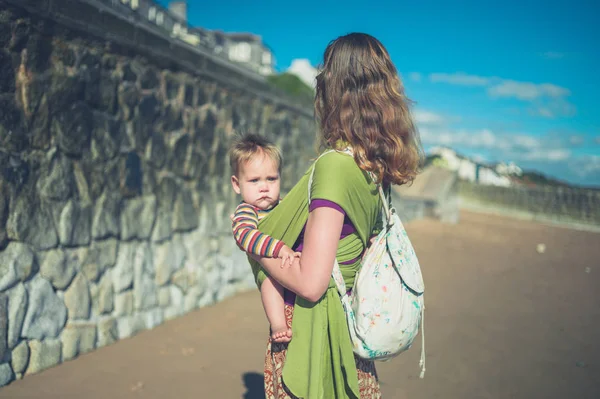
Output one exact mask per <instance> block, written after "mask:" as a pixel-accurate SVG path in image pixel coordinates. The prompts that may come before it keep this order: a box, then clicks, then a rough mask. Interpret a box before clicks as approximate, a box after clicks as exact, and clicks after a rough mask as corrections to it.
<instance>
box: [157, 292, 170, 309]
mask: <svg viewBox="0 0 600 399" xmlns="http://www.w3.org/2000/svg"><path fill="white" fill-rule="evenodd" d="M169 305H171V291H170V289H169V287H160V288H159V289H158V306H160V307H161V308H163V309H165V308H168V307H169Z"/></svg>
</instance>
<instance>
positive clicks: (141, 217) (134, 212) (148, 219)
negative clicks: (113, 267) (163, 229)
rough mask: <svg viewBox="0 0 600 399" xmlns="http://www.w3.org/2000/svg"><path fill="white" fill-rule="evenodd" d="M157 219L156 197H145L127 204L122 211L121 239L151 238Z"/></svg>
mask: <svg viewBox="0 0 600 399" xmlns="http://www.w3.org/2000/svg"><path fill="white" fill-rule="evenodd" d="M155 219H156V197H155V196H153V195H152V196H144V197H139V198H132V199H129V200H127V201H126V202H125V204H124V205H123V209H122V211H121V239H123V240H131V239H134V238H137V239H141V240H145V239H148V238H150V234H151V233H152V227H153V226H154V220H155Z"/></svg>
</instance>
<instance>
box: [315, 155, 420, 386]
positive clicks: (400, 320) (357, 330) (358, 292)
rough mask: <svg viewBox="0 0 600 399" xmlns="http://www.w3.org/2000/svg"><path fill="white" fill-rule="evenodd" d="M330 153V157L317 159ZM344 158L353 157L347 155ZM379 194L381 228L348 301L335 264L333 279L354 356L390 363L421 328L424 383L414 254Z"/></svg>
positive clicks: (365, 258)
mask: <svg viewBox="0 0 600 399" xmlns="http://www.w3.org/2000/svg"><path fill="white" fill-rule="evenodd" d="M329 152H332V151H327V152H325V153H323V154H322V155H321V156H323V155H325V154H327V153H329ZM343 152H344V153H346V154H348V155H352V153H351V151H350V150H349V149H346V150H345V151H343ZM319 158H320V157H319ZM317 160H318V159H317ZM315 163H316V162H315ZM313 175H314V168H313V170H312V174H311V177H310V179H309V186H308V187H309V199H308V201H309V204H310V187H311V186H312V180H313ZM371 177H372V178H373V176H372V175H371ZM378 189H379V194H380V196H381V200H382V202H383V215H384V216H385V220H384V222H385V223H384V227H383V229H382V231H381V232H380V233H379V234H378V235H377V237H376V238H375V240H374V242H373V243H372V244H371V246H370V247H369V248H368V249H367V250H366V251H365V253H364V255H363V258H362V261H361V263H362V265H361V268H360V270H359V271H358V273H357V275H356V279H355V281H354V287H353V288H352V291H351V293H350V294H349V295H348V294H347V288H346V284H345V283H344V279H343V277H342V273H341V271H340V267H339V265H338V262H337V260H336V261H335V265H334V268H333V273H332V275H333V278H334V280H335V283H336V286H337V289H338V292H339V294H340V297H341V300H342V305H343V307H344V311H345V313H346V319H347V321H348V327H349V331H350V337H351V339H352V344H353V346H354V353H355V354H356V355H358V356H359V357H361V358H363V359H368V360H382V361H384V360H389V359H391V358H393V357H395V356H397V355H399V354H400V353H402V352H404V351H405V350H407V349H409V348H410V347H411V346H412V343H413V341H414V339H415V337H416V336H417V333H418V332H419V326H420V325H421V326H422V327H421V338H422V344H421V361H420V366H421V375H420V378H423V377H424V376H425V331H424V328H425V325H424V312H425V304H424V301H423V292H424V283H423V276H422V274H421V268H420V266H419V261H418V259H417V256H416V254H415V250H414V248H413V246H412V244H411V242H410V240H409V238H408V235H407V234H406V230H405V229H404V226H403V225H402V222H401V221H400V218H399V217H398V215H397V213H396V210H395V209H394V208H393V207H391V208H390V207H389V206H388V201H387V200H386V198H385V195H384V193H383V189H382V188H381V185H378ZM422 323H423V324H422Z"/></svg>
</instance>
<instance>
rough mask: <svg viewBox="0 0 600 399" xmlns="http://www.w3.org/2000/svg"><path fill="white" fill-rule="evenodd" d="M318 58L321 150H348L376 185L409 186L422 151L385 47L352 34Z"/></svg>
mask: <svg viewBox="0 0 600 399" xmlns="http://www.w3.org/2000/svg"><path fill="white" fill-rule="evenodd" d="M323 58H324V59H323V65H322V69H321V71H320V73H319V74H318V75H317V86H316V95H315V114H316V117H317V120H318V122H319V124H320V128H321V129H320V140H319V144H320V146H321V147H328V148H335V149H341V148H338V147H340V146H344V145H348V144H350V146H352V148H353V151H354V158H355V160H356V162H357V164H358V165H359V167H360V168H361V169H363V170H365V171H368V172H373V173H374V174H375V175H376V176H377V179H378V182H383V183H384V184H405V183H410V182H412V181H413V180H414V179H415V177H416V176H417V174H418V173H419V169H420V167H421V164H422V160H423V151H422V148H421V143H420V140H419V136H418V132H417V129H416V127H415V125H414V123H413V120H412V116H411V113H410V110H409V103H410V100H409V99H408V98H407V97H406V96H405V94H404V88H403V87H402V83H401V82H400V78H399V76H398V72H397V71H396V67H395V66H394V64H393V63H392V61H391V59H390V56H389V54H388V52H387V50H386V49H385V47H383V45H382V44H381V43H380V42H379V40H377V39H375V38H374V37H372V36H370V35H367V34H364V33H351V34H348V35H346V36H341V37H339V38H337V39H335V40H334V41H332V42H331V43H329V45H328V46H327V49H326V50H325V55H324V57H323ZM344 143H345V144H344Z"/></svg>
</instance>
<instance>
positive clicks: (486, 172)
mask: <svg viewBox="0 0 600 399" xmlns="http://www.w3.org/2000/svg"><path fill="white" fill-rule="evenodd" d="M430 152H431V154H432V155H437V156H439V157H440V160H441V161H437V162H435V163H434V164H435V165H437V166H441V167H445V168H447V169H450V170H453V171H456V172H457V174H458V177H459V179H462V180H467V181H470V182H473V183H477V184H484V185H490V186H502V187H509V186H511V185H512V181H511V179H510V178H509V177H508V176H506V175H501V174H500V173H498V172H497V171H496V170H494V169H493V168H491V167H489V166H486V165H484V164H482V163H479V162H475V161H473V160H471V159H469V158H466V157H463V156H460V155H458V154H457V153H456V151H454V150H452V149H450V148H446V147H434V148H432V149H431V151H430ZM515 166H516V165H515Z"/></svg>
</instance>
